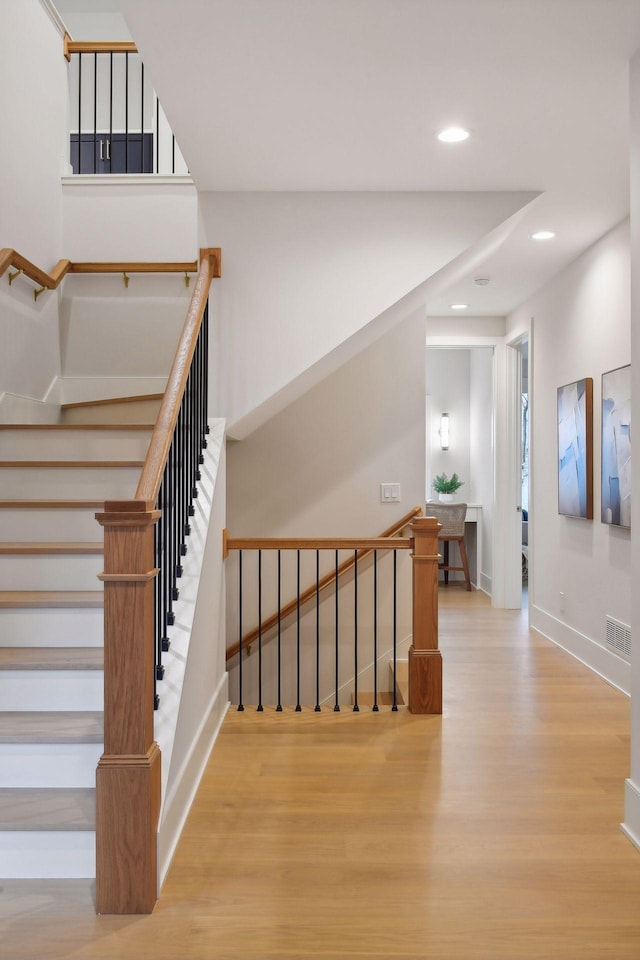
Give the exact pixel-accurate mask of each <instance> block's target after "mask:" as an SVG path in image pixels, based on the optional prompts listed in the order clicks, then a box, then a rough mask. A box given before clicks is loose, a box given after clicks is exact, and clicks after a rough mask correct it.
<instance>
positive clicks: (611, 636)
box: [606, 617, 631, 660]
mask: <svg viewBox="0 0 640 960" xmlns="http://www.w3.org/2000/svg"><path fill="white" fill-rule="evenodd" d="M606 622H607V646H608V647H610V648H611V649H612V650H614V651H615V653H617V654H618V656H620V657H624V658H625V659H626V660H630V659H631V627H630V626H628V624H626V623H620V621H619V620H614V618H613V617H607V618H606Z"/></svg>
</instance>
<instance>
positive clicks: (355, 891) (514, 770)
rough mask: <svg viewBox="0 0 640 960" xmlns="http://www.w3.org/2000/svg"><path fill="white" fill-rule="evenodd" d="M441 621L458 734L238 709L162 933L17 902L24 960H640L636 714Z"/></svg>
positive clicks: (567, 671)
mask: <svg viewBox="0 0 640 960" xmlns="http://www.w3.org/2000/svg"><path fill="white" fill-rule="evenodd" d="M448 593H449V596H448V597H447V598H444V597H443V599H442V601H441V618H440V642H441V647H442V651H443V658H444V665H445V669H444V676H445V697H444V714H443V716H442V717H435V716H431V717H429V716H412V715H411V714H409V713H408V711H407V709H406V708H405V707H400V710H399V712H398V713H392V712H391V711H390V709H389V708H388V707H383V708H381V710H380V712H379V713H378V714H374V713H372V712H371V710H370V709H367V710H361V712H360V713H358V714H354V713H353V712H352V711H350V710H343V711H342V712H341V713H339V714H334V713H333V711H332V710H331V709H330V708H329V709H326V710H323V711H322V713H320V714H314V712H313V711H312V710H308V709H305V710H303V712H302V713H301V714H295V713H294V712H293V711H292V710H286V711H285V712H284V713H281V714H278V713H276V712H275V710H273V709H266V710H265V712H264V713H263V714H257V713H256V712H255V710H254V709H247V710H245V712H244V713H241V714H239V713H237V712H236V711H235V710H233V709H232V710H231V711H230V712H229V714H228V715H227V718H226V719H225V721H224V724H223V727H222V730H221V733H220V736H219V738H218V740H217V742H216V745H215V747H214V750H213V753H212V755H211V758H210V761H209V763H208V766H207V769H206V772H205V775H204V778H203V781H202V783H201V786H200V789H199V791H198V795H197V797H196V800H195V803H194V806H193V808H192V811H191V814H190V816H189V819H188V822H187V826H186V830H185V832H184V834H183V836H182V839H181V840H180V843H179V845H178V849H177V851H176V854H175V857H174V861H173V864H172V867H171V870H170V873H169V877H168V880H167V882H166V884H165V886H164V889H163V891H162V896H161V899H160V901H159V902H158V904H157V906H156V909H155V911H154V913H153V915H152V916H150V917H144V918H142V917H136V918H132V917H95V916H92V902H91V886H90V885H89V884H82V883H78V881H70V882H69V883H68V884H66V885H65V884H62V885H61V884H60V882H59V881H49V882H47V881H39V882H38V883H30V884H26V883H25V882H24V881H17V882H12V881H3V883H2V887H3V891H2V894H1V895H0V912H1V911H2V909H3V907H4V910H5V912H4V913H2V919H3V920H4V921H5V929H4V930H3V950H4V951H5V953H6V955H7V956H10V957H11V958H12V960H27V958H30V960H32V958H34V957H38V958H43V960H45V958H46V960H62V958H65V960H98V958H101V960H107V958H109V960H111V958H113V957H114V956H117V957H118V958H120V960H134V958H135V960H152V958H153V960H169V958H171V960H173V958H175V957H180V958H181V960H204V958H224V960H247V958H251V960H555V958H565V960H638V958H639V957H640V910H639V909H638V904H639V903H640V853H638V851H637V850H636V849H635V848H634V847H633V846H632V845H631V844H630V843H629V842H628V840H626V838H625V837H624V836H623V835H622V833H621V832H620V830H619V826H618V824H619V822H620V820H621V818H622V811H623V789H624V779H625V777H626V776H628V772H629V753H628V750H629V744H628V733H629V722H630V718H629V701H628V699H627V698H626V697H625V696H624V695H623V694H621V693H620V692H619V691H617V690H614V689H613V688H612V687H609V686H608V685H607V684H606V683H604V682H603V681H602V680H600V679H599V678H598V677H596V676H595V675H594V674H592V673H591V672H590V671H589V670H587V669H586V668H585V667H584V666H583V665H581V664H580V663H578V662H577V661H575V660H572V659H571V657H569V656H568V655H567V654H566V653H565V652H563V651H562V650H560V649H559V648H557V647H555V646H553V645H552V644H551V643H549V642H547V641H545V640H544V639H543V638H541V637H540V636H538V635H536V634H533V633H529V631H528V630H527V629H526V624H525V622H524V621H523V619H522V617H521V616H520V615H519V613H518V612H513V611H501V610H492V608H491V606H490V603H489V602H488V601H487V600H486V598H485V597H483V596H482V594H480V593H476V592H473V593H467V592H466V591H449V592H448Z"/></svg>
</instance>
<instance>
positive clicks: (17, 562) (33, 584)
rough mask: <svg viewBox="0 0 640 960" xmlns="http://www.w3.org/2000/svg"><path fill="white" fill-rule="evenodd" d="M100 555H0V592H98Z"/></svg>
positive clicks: (99, 584)
mask: <svg viewBox="0 0 640 960" xmlns="http://www.w3.org/2000/svg"><path fill="white" fill-rule="evenodd" d="M103 569H104V559H103V557H102V556H101V555H99V556H95V555H88V556H87V555H80V556H51V555H48V554H42V555H40V554H38V555H37V556H25V557H21V556H15V555H13V554H11V555H0V583H1V584H2V589H3V590H100V589H101V586H102V585H101V581H100V580H98V574H99V573H101V572H102V571H103Z"/></svg>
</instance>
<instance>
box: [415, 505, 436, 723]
mask: <svg viewBox="0 0 640 960" xmlns="http://www.w3.org/2000/svg"><path fill="white" fill-rule="evenodd" d="M441 529H442V527H441V525H440V524H439V523H438V521H437V520H436V518H435V517H421V518H419V519H416V520H414V521H413V523H412V524H411V533H412V536H413V540H414V548H413V644H412V645H411V647H410V648H409V711H410V712H411V713H442V654H441V653H440V651H439V650H438V559H439V558H438V531H439V530H441Z"/></svg>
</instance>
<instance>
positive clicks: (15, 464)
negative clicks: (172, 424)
mask: <svg viewBox="0 0 640 960" xmlns="http://www.w3.org/2000/svg"><path fill="white" fill-rule="evenodd" d="M143 466H144V460H0V468H3V467H4V468H8V469H16V468H24V467H38V468H43V469H49V468H56V469H57V468H60V467H63V468H66V469H84V468H85V467H94V468H96V467H99V468H101V469H105V470H108V469H111V468H113V467H116V468H117V467H140V468H142V467H143Z"/></svg>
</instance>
